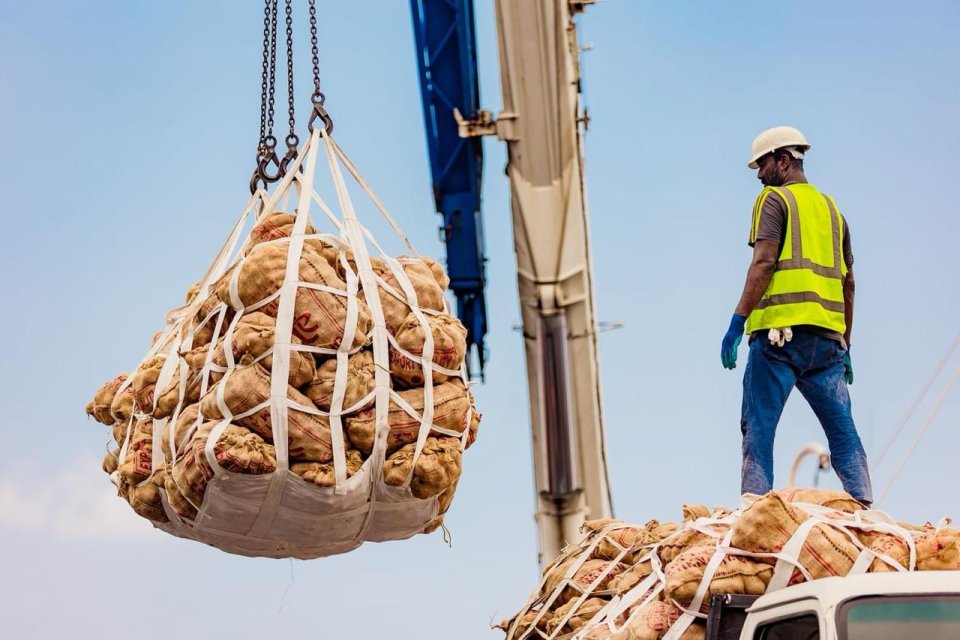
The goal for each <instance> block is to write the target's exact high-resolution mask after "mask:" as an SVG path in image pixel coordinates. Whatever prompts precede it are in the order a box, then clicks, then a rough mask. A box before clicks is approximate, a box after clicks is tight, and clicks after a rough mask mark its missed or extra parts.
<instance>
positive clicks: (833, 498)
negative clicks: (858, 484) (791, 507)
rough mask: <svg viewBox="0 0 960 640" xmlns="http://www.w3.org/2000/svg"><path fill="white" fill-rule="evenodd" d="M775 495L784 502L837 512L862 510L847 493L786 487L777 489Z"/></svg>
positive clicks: (860, 505) (861, 506)
mask: <svg viewBox="0 0 960 640" xmlns="http://www.w3.org/2000/svg"><path fill="white" fill-rule="evenodd" d="M777 495H779V496H780V497H781V498H783V500H784V502H805V503H807V504H816V505H820V506H821V507H827V508H828V509H836V510H837V511H846V512H847V513H855V512H857V511H860V510H861V509H863V505H862V504H860V503H859V502H857V501H856V500H854V499H853V496H851V495H850V494H849V493H844V492H843V491H832V490H830V489H805V488H803V487H788V488H786V489H779V490H778V491H777Z"/></svg>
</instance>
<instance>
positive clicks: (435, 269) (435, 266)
mask: <svg viewBox="0 0 960 640" xmlns="http://www.w3.org/2000/svg"><path fill="white" fill-rule="evenodd" d="M420 262H422V263H423V264H425V265H427V268H428V269H430V273H431V274H433V279H434V280H436V281H437V285H439V286H440V288H441V289H443V290H444V291H446V290H447V288H448V287H449V286H450V276H448V275H447V270H446V269H444V268H443V265H442V264H440V263H439V262H437V261H436V260H434V259H433V258H428V257H427V256H420Z"/></svg>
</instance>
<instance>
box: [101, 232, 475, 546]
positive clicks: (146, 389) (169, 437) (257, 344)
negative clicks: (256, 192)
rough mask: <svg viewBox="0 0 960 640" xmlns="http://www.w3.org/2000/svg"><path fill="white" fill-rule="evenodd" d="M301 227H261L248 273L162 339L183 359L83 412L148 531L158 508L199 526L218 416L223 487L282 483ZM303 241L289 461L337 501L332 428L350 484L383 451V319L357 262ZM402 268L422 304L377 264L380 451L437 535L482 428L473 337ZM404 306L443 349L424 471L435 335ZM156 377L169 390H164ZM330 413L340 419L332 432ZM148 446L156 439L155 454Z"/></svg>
mask: <svg viewBox="0 0 960 640" xmlns="http://www.w3.org/2000/svg"><path fill="white" fill-rule="evenodd" d="M294 222H295V218H294V216H292V215H289V214H285V213H274V214H271V215H267V216H264V217H261V218H260V220H259V221H258V223H257V224H256V225H255V226H254V228H253V229H252V231H251V233H250V237H249V239H248V240H247V242H246V244H245V245H244V247H243V250H242V255H243V258H242V260H240V261H239V262H237V263H235V264H234V265H233V266H232V267H231V268H230V269H228V270H227V271H226V273H225V274H224V275H223V277H221V278H219V280H218V281H216V282H214V283H212V285H211V286H207V287H205V289H206V291H205V292H202V291H201V290H200V287H199V283H198V285H194V287H193V288H191V290H190V291H189V292H188V295H187V308H189V309H190V310H191V311H193V309H196V311H195V313H191V315H190V317H189V318H188V319H187V320H186V321H185V322H184V323H183V326H182V327H180V328H178V329H177V330H176V331H173V332H171V331H169V330H168V331H166V332H164V333H161V334H159V335H158V336H155V338H154V339H155V342H156V341H157V340H158V339H159V340H161V341H164V342H166V343H169V342H170V341H171V340H173V339H175V338H176V339H177V340H178V343H179V345H180V346H179V348H177V349H176V350H175V351H174V352H173V354H172V355H171V354H170V353H169V352H170V350H169V349H168V348H167V347H166V344H163V345H160V344H155V347H156V348H154V349H153V352H154V353H156V355H153V356H152V357H148V358H147V359H145V360H144V361H143V362H141V363H140V365H139V366H138V367H137V368H136V370H135V371H134V372H133V374H132V375H131V376H129V378H128V376H127V375H120V376H117V377H116V378H114V379H113V380H111V381H109V382H107V383H106V384H105V385H103V386H102V387H101V388H100V389H99V390H98V391H97V392H96V394H95V395H94V397H93V400H92V401H91V402H90V404H89V405H88V406H87V413H89V414H90V415H91V416H93V417H94V418H95V419H96V420H97V421H99V422H101V423H103V424H105V425H108V426H111V427H112V428H113V441H114V447H113V448H112V449H111V450H110V451H109V452H108V453H107V455H106V456H105V458H104V460H103V468H104V470H105V471H106V472H107V473H109V474H111V475H112V477H113V478H114V479H115V481H116V484H117V486H118V488H119V493H120V495H121V496H123V497H124V498H126V499H127V500H128V501H129V503H130V505H131V506H132V507H133V509H134V510H135V511H136V512H137V513H138V514H140V515H141V516H143V517H145V518H148V519H150V520H152V521H155V522H159V523H162V522H166V521H167V520H168V517H169V515H170V514H169V512H168V511H167V510H166V509H165V508H164V502H166V507H167V508H169V509H171V510H172V511H173V512H175V514H176V515H177V516H178V517H179V518H183V519H185V520H187V521H190V520H192V519H193V518H195V517H196V516H197V513H198V511H199V510H200V509H201V508H202V506H203V502H204V492H205V489H206V487H207V483H208V482H209V481H210V479H211V478H212V477H213V476H214V473H213V470H212V469H211V466H210V464H209V461H208V457H207V455H205V447H206V444H207V440H208V438H209V437H210V436H211V433H212V432H213V431H214V430H215V429H216V428H217V426H218V425H222V424H223V423H224V420H225V416H224V408H226V409H227V410H228V413H229V414H230V422H229V424H228V425H227V426H226V428H225V429H223V430H222V432H221V433H220V434H219V437H218V438H217V440H216V442H215V445H214V452H215V456H216V461H217V462H218V463H219V465H220V466H222V467H223V468H224V469H225V470H226V471H228V472H232V473H239V474H251V475H262V474H271V473H273V472H274V471H275V470H276V469H277V451H276V449H275V447H274V442H273V431H272V416H271V407H270V403H269V401H270V395H271V370H272V368H273V347H274V335H275V333H276V331H277V328H276V326H275V325H276V316H277V313H278V307H279V289H280V286H281V283H282V282H283V280H284V275H285V272H286V269H287V258H288V250H289V248H290V241H289V236H290V234H291V233H292V229H293V225H294ZM306 234H308V235H307V236H306V239H305V240H304V244H303V251H302V256H301V258H300V265H299V266H300V273H299V279H300V281H301V282H300V284H301V286H299V287H298V288H297V289H296V297H295V302H294V311H293V321H292V339H291V342H292V343H293V345H294V347H293V348H292V350H291V351H290V356H289V375H288V387H287V391H288V400H289V402H288V407H289V409H288V414H287V415H288V435H289V437H288V448H289V453H288V460H289V469H290V471H291V472H293V473H294V474H296V475H297V476H299V477H301V478H303V479H304V480H305V481H307V482H310V483H314V484H315V485H317V486H318V487H328V488H329V487H333V486H334V484H335V473H334V463H333V458H334V438H333V434H332V431H331V430H332V428H333V427H332V426H331V422H340V424H341V427H340V428H341V434H340V435H341V437H340V438H338V440H340V441H342V442H343V445H344V456H345V461H346V475H347V477H348V478H349V477H350V476H352V475H354V474H356V473H357V472H358V471H359V470H360V469H361V467H363V466H364V465H368V461H370V460H371V455H372V454H373V453H374V451H375V449H376V447H375V438H376V435H377V425H376V418H375V409H376V395H377V394H376V392H375V389H376V383H375V377H376V368H377V364H375V362H374V354H373V349H372V346H371V335H372V329H373V320H374V319H373V314H372V313H371V310H370V308H369V306H368V304H367V301H366V298H365V294H364V291H363V289H362V287H360V286H359V285H358V283H357V278H356V276H355V274H356V272H357V264H356V262H355V260H354V256H353V254H352V252H351V251H350V249H349V248H348V247H346V246H344V245H342V244H340V243H338V241H337V239H336V238H334V237H332V236H323V235H320V234H317V232H316V230H315V229H313V228H312V227H310V226H309V225H308V226H307V229H306ZM397 260H398V261H399V266H400V267H401V268H402V271H403V273H404V274H405V275H406V278H407V279H408V280H409V282H407V283H405V284H408V285H412V288H413V290H414V292H415V296H416V297H415V303H412V302H411V299H410V297H409V296H408V294H407V293H405V292H404V288H403V287H402V286H401V283H400V282H398V277H400V276H398V274H397V273H396V272H395V270H396V269H397V266H398V263H397V262H394V263H393V268H391V266H390V264H389V261H387V260H384V259H380V258H376V257H372V258H371V261H372V266H373V270H374V272H375V273H376V276H377V283H378V287H377V291H378V295H379V299H380V303H381V305H382V309H383V318H384V322H385V324H386V328H387V331H388V332H389V334H390V336H391V338H390V348H389V363H388V364H389V384H390V387H391V389H392V390H391V391H390V393H391V394H394V393H395V394H396V395H391V396H390V397H391V400H390V404H389V412H388V421H389V431H388V435H387V437H386V447H385V451H382V450H381V453H380V455H382V456H383V458H381V460H379V461H377V462H378V463H379V464H380V465H381V466H380V473H381V474H382V478H383V481H384V483H385V484H386V485H391V486H401V485H405V483H406V482H407V481H408V479H409V483H410V484H409V486H410V489H411V491H412V493H413V495H414V496H415V497H417V498H423V499H425V498H431V497H434V496H439V514H440V515H439V516H438V517H437V518H436V519H435V520H434V521H433V522H431V523H430V524H429V525H428V526H427V529H426V531H428V532H429V531H432V530H433V529H435V528H437V527H438V526H440V524H441V523H442V520H443V513H445V512H446V511H447V509H448V508H449V506H450V502H451V500H452V498H453V494H454V491H455V489H456V486H457V481H458V479H459V477H460V471H461V456H462V451H463V449H464V448H465V447H467V446H469V445H470V444H472V442H473V440H474V438H475V437H476V430H477V426H478V424H479V420H480V414H479V413H477V411H476V410H475V408H474V404H473V398H472V396H471V393H470V391H469V390H468V388H467V385H466V384H465V381H464V377H463V361H464V357H465V351H466V330H465V329H464V327H463V325H462V324H461V323H460V322H459V321H458V320H457V319H456V318H455V317H453V316H451V315H450V314H449V313H448V310H447V305H446V302H445V296H444V290H445V289H446V287H447V285H448V284H449V279H448V277H447V275H446V273H445V272H444V270H443V268H442V267H441V266H440V265H439V264H437V263H436V262H434V261H433V260H431V259H429V258H423V257H419V258H409V257H401V258H398V259H397ZM351 279H352V280H353V282H354V286H355V287H357V288H358V289H359V290H357V291H356V293H355V295H348V281H350V280H351ZM303 285H306V286H303ZM198 296H202V297H203V299H198ZM411 304H412V305H413V306H414V307H416V308H417V309H418V310H419V311H420V317H422V318H425V319H426V320H427V325H428V326H429V331H430V333H431V335H432V337H433V345H434V347H433V357H432V363H433V368H432V376H431V381H432V396H433V417H432V425H433V429H432V431H431V433H430V435H429V437H428V438H427V439H426V444H425V446H424V447H423V450H422V452H421V454H420V455H419V457H418V458H417V460H416V462H415V463H414V459H413V458H414V451H415V447H416V442H417V438H418V435H419V434H420V430H421V420H420V418H421V416H422V415H423V413H424V401H425V389H424V385H425V379H424V368H423V366H422V362H421V361H420V357H421V356H422V351H423V348H424V343H425V337H426V329H425V326H424V324H423V323H422V322H421V321H420V320H419V319H418V317H417V315H416V314H415V313H414V309H413V308H412V306H411ZM238 316H239V317H238ZM228 329H231V330H230V331H228ZM347 335H351V336H352V339H351V344H350V345H348V346H347V347H346V350H347V351H348V352H349V356H348V358H347V360H346V369H347V370H346V372H345V379H346V384H345V387H344V388H343V392H342V393H341V394H339V397H335V395H336V394H335V393H334V381H335V378H336V374H337V367H338V360H337V357H336V354H337V350H338V349H340V350H341V351H344V348H343V346H342V343H343V341H344V338H345V336H347ZM225 345H228V348H225ZM297 345H300V346H301V347H303V349H305V350H302V349H301V350H298V349H300V347H298V346H297ZM171 357H173V358H176V360H177V362H176V363H175V365H168V367H167V369H166V371H168V373H167V374H166V376H163V375H162V372H163V371H164V365H165V364H167V360H168V358H171ZM386 364H387V363H384V365H386ZM169 372H172V375H171V373H169ZM341 375H343V373H341ZM162 377H166V378H168V381H167V382H166V384H164V385H163V388H161V389H158V382H159V381H160V380H161V378H162ZM383 397H386V396H383ZM398 399H399V401H398ZM258 407H259V408H258ZM331 413H335V414H337V415H339V416H340V417H341V419H340V420H339V421H332V420H331V418H330V415H329V414H331ZM155 430H159V431H160V432H159V433H158V435H159V438H157V439H155V438H154V431H155ZM171 430H172V433H171ZM155 442H160V443H161V447H162V456H155V455H154V450H153V449H154V446H155ZM121 453H122V455H121ZM158 459H159V463H158ZM371 468H374V467H371Z"/></svg>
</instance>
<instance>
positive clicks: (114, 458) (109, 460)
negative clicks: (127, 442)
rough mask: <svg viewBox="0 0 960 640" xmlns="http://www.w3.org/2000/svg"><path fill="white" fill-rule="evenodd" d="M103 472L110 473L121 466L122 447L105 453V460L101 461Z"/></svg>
mask: <svg viewBox="0 0 960 640" xmlns="http://www.w3.org/2000/svg"><path fill="white" fill-rule="evenodd" d="M100 466H101V468H102V469H103V472H104V473H106V474H107V475H110V474H111V473H113V472H114V471H116V470H117V467H119V466H120V447H117V448H116V449H114V450H113V451H107V452H106V453H105V454H103V462H101V463H100Z"/></svg>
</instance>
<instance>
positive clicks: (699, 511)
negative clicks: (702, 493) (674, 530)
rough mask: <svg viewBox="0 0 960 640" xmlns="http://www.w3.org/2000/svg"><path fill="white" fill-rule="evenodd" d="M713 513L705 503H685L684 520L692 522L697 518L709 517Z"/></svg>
mask: <svg viewBox="0 0 960 640" xmlns="http://www.w3.org/2000/svg"><path fill="white" fill-rule="evenodd" d="M711 515H713V511H711V510H710V509H709V508H708V507H707V505H705V504H685V505H683V521H684V522H690V521H692V520H696V519H697V518H709V517H710V516H711Z"/></svg>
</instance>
